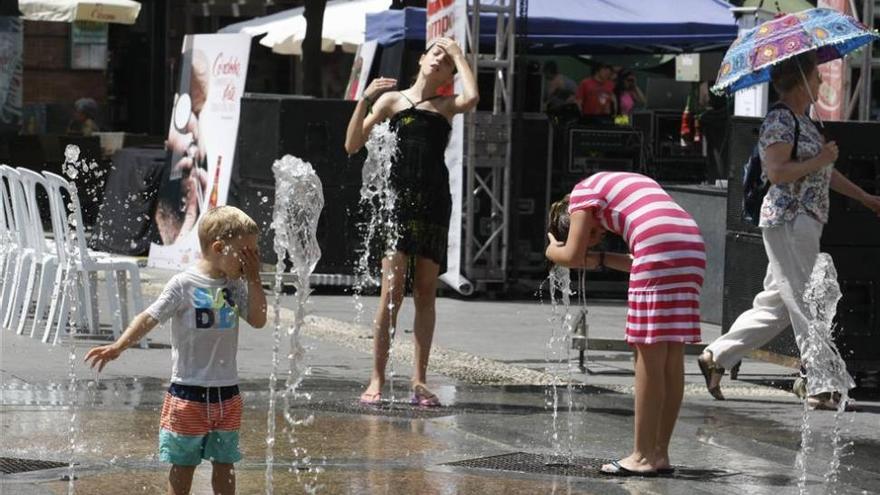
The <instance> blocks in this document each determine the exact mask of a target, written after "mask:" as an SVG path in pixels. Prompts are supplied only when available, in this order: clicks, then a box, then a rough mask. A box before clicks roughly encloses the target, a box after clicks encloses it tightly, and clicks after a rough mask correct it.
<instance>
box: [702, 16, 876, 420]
mask: <svg viewBox="0 0 880 495" xmlns="http://www.w3.org/2000/svg"><path fill="white" fill-rule="evenodd" d="M832 18H833V20H832ZM827 22H833V23H832V24H827V25H828V26H830V27H829V28H828V29H826V28H825V27H822V24H821V23H827ZM842 23H844V24H842ZM844 29H849V30H850V31H851V33H848V34H850V36H849V37H848V38H847V39H846V41H842V42H840V43H836V44H835V43H832V44H825V45H822V44H821V43H816V39H817V38H818V39H819V41H820V42H821V41H822V40H826V39H829V38H830V37H831V35H832V33H834V32H836V31H838V32H839V31H843V30H844ZM860 29H861V31H862V33H864V34H863V35H860V33H859V30H860ZM852 34H855V36H856V37H853V36H852ZM750 35H756V36H755V37H754V38H755V39H757V41H756V44H755V46H754V47H753V48H752V49H751V50H750V49H749V48H747V44H748V42H749V41H753V39H752V40H749V39H747V40H745V41H743V40H742V39H740V40H737V42H735V43H734V45H733V46H732V47H731V49H730V51H729V52H728V56H727V57H725V62H723V63H722V70H721V74H720V77H719V83H720V84H719V86H721V88H722V89H724V86H725V85H727V87H728V88H733V90H736V89H742V88H744V87H747V86H749V85H751V84H755V83H759V82H762V78H764V77H769V79H770V80H771V81H772V84H773V86H774V88H775V89H776V91H777V92H778V93H779V95H780V98H779V103H778V104H776V105H775V106H774V107H773V108H772V109H771V110H770V111H769V112H768V113H767V116H766V117H765V118H764V122H763V124H762V126H761V131H760V136H759V139H758V151H759V154H760V158H761V164H762V168H763V175H764V176H765V177H766V179H767V180H768V181H769V182H770V184H771V185H770V187H769V189H768V190H767V194H766V196H765V197H764V201H763V203H762V205H761V214H760V222H759V227H760V228H761V233H762V236H763V240H764V247H765V249H766V252H767V258H768V260H769V263H768V267H767V274H766V276H765V278H764V290H763V291H762V292H760V293H759V294H758V295H757V296H755V299H754V302H753V306H752V308H751V309H749V310H748V311H746V312H744V313H743V314H741V315H740V316H739V317H738V318H737V319H736V321H735V322H734V323H733V325H732V326H731V328H730V330H729V331H728V332H727V333H726V334H724V335H722V336H721V337H720V338H718V339H717V340H715V341H714V342H712V343H711V344H710V345H709V346H707V347H706V349H705V350H704V351H703V353H702V354H701V355H700V357H699V358H698V363H699V365H700V370H701V371H702V373H703V375H704V377H705V379H706V386H707V388H708V389H709V392H710V393H711V394H712V396H713V397H715V398H716V399H718V400H723V399H724V395H723V394H722V393H721V387H720V382H721V377H722V376H723V374H724V369H725V368H728V367H730V366H732V365H734V364H735V363H737V362H738V361H739V360H741V359H742V357H743V356H745V354H746V353H748V352H749V351H750V350H753V349H756V348H758V347H761V346H762V345H764V344H766V343H768V342H769V341H770V340H772V339H773V338H774V337H775V336H776V335H778V334H779V333H780V332H781V331H782V330H784V329H785V328H786V327H787V326H788V325H789V324H791V326H792V328H793V329H794V335H795V341H796V342H797V345H798V348H799V350H800V353H801V356H805V355H806V353H805V351H806V345H807V335H808V332H809V317H808V313H807V311H806V305H805V303H804V300H803V292H804V289H805V288H806V284H807V281H808V280H809V277H810V274H811V272H812V271H813V265H814V264H815V261H816V258H817V257H818V254H819V238H820V237H821V235H822V228H823V226H824V224H825V223H826V222H827V220H828V208H829V199H828V195H829V189H833V190H834V191H835V192H838V193H840V194H843V195H845V196H848V197H850V198H853V199H855V200H857V201H859V202H861V203H862V204H863V205H865V206H866V207H867V208H869V209H871V210H873V211H875V212H877V213H878V214H880V197H877V196H874V195H871V194H868V193H867V192H865V191H864V190H862V189H861V188H860V187H859V186H857V185H856V184H854V183H853V182H851V181H849V180H848V179H847V178H846V177H844V176H843V175H842V174H841V173H840V172H838V171H837V170H835V169H834V162H835V161H836V160H837V156H838V149H837V145H836V144H835V143H834V142H833V141H826V140H825V139H824V138H823V136H822V134H821V133H820V131H819V128H818V127H817V126H816V124H815V123H814V122H813V121H812V120H811V119H810V118H809V116H808V115H809V114H808V112H809V109H810V105H811V104H813V103H815V96H816V95H817V94H818V91H819V86H820V85H821V83H822V79H821V76H820V75H819V71H818V67H817V65H818V60H819V59H821V60H822V61H827V60H830V59H832V58H838V57H840V56H842V55H844V54H845V53H846V52H848V51H851V50H853V49H855V48H856V47H858V46H861V45H860V44H859V45H857V44H856V43H855V42H854V41H853V40H857V39H863V40H864V42H870V41H872V40H873V38H874V35H873V34H872V33H870V32H869V31H867V30H866V29H864V27H863V26H860V25H859V24H858V23H857V22H856V21H855V20H853V19H852V18H849V17H846V16H843V15H841V14H839V13H836V12H834V11H829V10H826V9H813V10H810V11H805V12H802V13H799V14H792V15H789V16H785V17H781V18H778V19H776V20H774V21H771V22H769V23H766V24H765V25H762V26H759V27H758V28H756V30H753V31H749V32H747V33H745V34H744V35H743V36H744V37H746V38H748V37H749V36H750ZM858 36H861V38H858ZM864 42H862V43H861V44H864ZM810 43H812V45H811V44H810ZM847 43H849V44H848V45H847ZM799 44H800V45H799ZM795 50H797V51H795ZM749 51H751V53H753V54H755V55H754V58H753V60H757V63H761V58H762V57H764V58H765V60H763V62H764V66H763V67H762V68H759V70H752V71H745V72H744V74H743V75H742V76H741V77H740V78H739V80H732V79H731V78H730V77H729V75H730V73H731V69H732V67H735V65H736V64H737V60H736V56H737V55H739V54H741V53H748V52H749ZM786 51H787V53H786ZM735 52H738V53H735ZM793 52H794V53H793ZM731 55H733V58H734V60H733V61H732V62H731V61H729V60H728V57H730V56H731ZM774 56H779V59H778V60H777V61H770V60H767V59H769V58H771V57H774ZM740 65H741V64H740ZM763 80H766V79H763ZM719 86H716V88H718V87H719ZM795 146H796V148H795ZM804 365H805V366H807V367H809V366H810V363H804ZM832 392H834V391H832V390H827V387H822V385H821V384H818V383H809V382H808V383H807V395H808V398H807V401H808V404H809V405H810V406H811V407H813V408H823V409H824V408H835V409H836V407H837V403H836V397H835V396H834V394H833V393H832Z"/></svg>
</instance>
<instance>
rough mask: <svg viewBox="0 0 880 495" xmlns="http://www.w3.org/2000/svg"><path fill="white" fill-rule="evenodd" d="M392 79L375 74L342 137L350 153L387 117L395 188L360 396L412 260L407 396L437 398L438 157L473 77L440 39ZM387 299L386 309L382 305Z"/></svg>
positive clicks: (374, 388) (371, 394) (379, 368)
mask: <svg viewBox="0 0 880 495" xmlns="http://www.w3.org/2000/svg"><path fill="white" fill-rule="evenodd" d="M456 71H457V72H458V73H459V75H460V77H461V80H462V83H463V87H464V91H463V93H462V94H460V95H450V96H442V95H438V94H437V91H438V89H439V88H441V87H442V86H445V85H447V84H449V83H450V82H452V78H453V75H454V74H455V73H456ZM396 85H397V81H395V80H394V79H388V78H381V77H380V78H377V79H374V80H373V81H372V82H371V83H370V85H369V86H367V88H366V89H365V90H364V96H363V98H362V99H361V100H360V101H359V102H358V104H357V107H355V110H354V114H353V115H352V116H351V121H350V122H349V124H348V130H347V132H346V136H345V150H346V151H347V152H348V153H349V154H353V153H357V151H358V150H360V149H361V147H363V145H364V143H365V142H366V140H367V137H368V136H369V134H370V130H371V129H372V128H373V126H374V125H375V124H377V123H379V122H382V121H384V120H385V119H391V126H392V128H393V129H394V130H396V131H397V136H398V151H399V153H398V157H397V160H396V161H395V163H394V165H393V167H392V171H391V185H392V187H393V188H394V189H395V190H396V191H397V194H398V198H397V202H396V204H395V211H394V216H395V219H396V221H397V224H398V231H399V238H398V240H397V243H396V245H395V249H394V253H393V254H391V255H390V256H385V257H384V258H383V259H382V290H381V297H380V301H379V307H378V309H377V310H376V317H375V320H374V324H373V373H372V377H371V378H370V385H369V386H368V387H367V389H366V391H364V393H363V394H362V395H361V402H364V403H368V404H375V403H378V402H380V401H381V400H382V387H383V385H384V384H385V365H386V363H387V361H388V346H389V344H390V339H389V335H388V329H389V326H390V325H391V324H392V323H394V324H395V325H396V321H397V313H398V311H399V310H400V305H401V303H402V302H403V296H404V289H405V281H406V271H407V266H408V265H409V264H410V262H411V260H412V264H413V266H414V268H415V270H414V273H413V277H412V281H413V284H412V289H413V303H414V304H415V322H414V323H413V333H414V334H415V353H414V354H415V366H414V368H415V372H414V375H413V377H412V392H413V395H412V403H413V404H417V405H422V406H437V405H440V403H439V401H438V400H437V396H436V395H434V394H433V393H432V392H431V391H430V389H428V387H427V386H426V385H425V375H426V373H427V369H428V358H429V356H430V353H431V340H432V339H433V336H434V321H435V312H434V302H435V298H436V291H437V277H438V276H439V274H440V268H441V266H443V265H445V262H446V240H447V239H446V238H447V232H448V230H449V215H450V211H451V209H452V199H451V197H450V194H449V173H448V171H447V168H446V163H445V161H444V154H445V151H446V144H447V142H448V141H449V132H450V131H451V130H452V126H451V124H450V121H451V120H452V117H453V116H454V115H455V114H457V113H462V112H466V111H468V110H470V109H472V108H474V107H475V106H476V105H477V101H478V100H479V96H478V94H477V82H476V79H475V78H474V75H473V73H472V72H471V69H470V66H469V65H468V62H467V60H466V59H465V57H464V54H463V53H462V51H461V48H460V47H459V46H458V45H457V44H456V43H455V42H454V41H452V40H450V39H447V38H441V39H439V40H437V41H436V42H434V43H433V44H432V45H430V46H429V47H428V49H427V50H426V51H425V53H424V54H422V57H421V58H420V59H419V74H418V77H417V78H416V81H415V83H414V84H413V85H412V86H410V87H409V88H407V89H405V90H403V91H392V90H393V89H394V88H395V87H396ZM389 305H393V306H392V308H393V309H392V311H391V312H390V313H391V314H389V311H388V307H389Z"/></svg>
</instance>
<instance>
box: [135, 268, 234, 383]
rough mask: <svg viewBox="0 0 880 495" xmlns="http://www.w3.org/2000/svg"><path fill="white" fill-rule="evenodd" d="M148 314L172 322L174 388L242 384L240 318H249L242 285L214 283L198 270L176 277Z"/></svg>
mask: <svg viewBox="0 0 880 495" xmlns="http://www.w3.org/2000/svg"><path fill="white" fill-rule="evenodd" d="M146 313H147V314H148V315H150V316H151V317H153V318H154V319H156V320H157V321H159V323H163V322H165V321H166V320H168V318H171V361H172V363H173V364H172V370H171V382H172V383H179V384H181V385H198V386H202V387H226V386H230V385H237V384H238V367H237V365H236V362H235V354H236V352H237V351H238V317H239V315H243V314H247V285H246V284H245V282H244V280H241V279H237V280H228V279H226V278H210V277H208V276H207V275H205V274H203V273H201V272H199V271H197V270H196V268H189V269H188V270H186V271H185V272H183V273H179V274H177V275H175V276H174V277H173V278H172V279H171V280H170V281H168V284H167V285H166V286H165V289H163V290H162V294H161V295H160V296H159V298H158V299H156V302H154V303H153V304H152V305H151V306H150V307H149V308H147V310H146Z"/></svg>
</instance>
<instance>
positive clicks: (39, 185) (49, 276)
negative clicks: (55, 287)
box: [13, 167, 58, 337]
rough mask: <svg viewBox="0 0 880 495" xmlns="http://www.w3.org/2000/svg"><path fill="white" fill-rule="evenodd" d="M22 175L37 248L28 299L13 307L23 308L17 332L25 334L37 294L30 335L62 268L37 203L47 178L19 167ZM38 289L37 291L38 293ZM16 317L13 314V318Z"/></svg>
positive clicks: (30, 235) (32, 242) (33, 246)
mask: <svg viewBox="0 0 880 495" xmlns="http://www.w3.org/2000/svg"><path fill="white" fill-rule="evenodd" d="M17 170H18V173H19V177H20V179H21V185H22V188H23V189H24V196H25V203H26V206H27V213H28V215H29V216H28V218H27V225H26V231H27V234H28V235H27V242H28V247H29V248H31V249H33V250H34V260H33V263H31V267H30V271H29V272H28V279H27V287H26V288H25V293H24V300H23V302H22V305H21V307H20V308H13V310H18V311H21V316H20V317H19V319H18V321H19V323H18V327H17V328H16V333H18V334H19V335H21V334H22V333H24V328H25V322H26V321H27V317H28V314H29V309H30V307H31V302H32V301H33V299H34V296H35V295H36V305H35V307H34V313H33V323H32V325H31V328H30V336H31V337H33V336H34V335H35V334H36V331H37V327H38V326H39V323H40V321H41V320H42V319H43V315H44V313H45V312H46V307H47V305H48V304H47V303H48V301H49V297H50V296H51V292H52V283H53V280H54V279H55V271H56V270H57V269H58V255H57V253H55V249H54V248H55V243H54V242H53V243H48V242H46V235H45V232H44V231H43V220H42V218H41V216H40V208H39V205H38V203H37V192H38V191H39V189H43V190H45V191H46V192H47V193H48V191H49V189H48V187H46V179H45V178H44V177H43V176H42V175H40V174H38V173H37V172H34V171H33V170H28V169H26V168H21V167H19V168H18V169H17ZM38 274H39V285H37V275H38ZM35 289H36V294H34V292H35ZM14 318H15V316H13V319H14Z"/></svg>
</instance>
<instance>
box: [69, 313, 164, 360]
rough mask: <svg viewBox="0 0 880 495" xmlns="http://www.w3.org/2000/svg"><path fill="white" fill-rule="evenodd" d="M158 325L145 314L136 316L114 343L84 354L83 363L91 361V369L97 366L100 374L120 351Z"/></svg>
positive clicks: (138, 340)
mask: <svg viewBox="0 0 880 495" xmlns="http://www.w3.org/2000/svg"><path fill="white" fill-rule="evenodd" d="M158 324H159V322H158V321H156V319H155V318H153V317H152V316H150V315H148V314H147V313H141V314H139V315H137V316H136V317H135V319H134V320H133V321H132V322H131V324H130V325H129V326H128V328H126V329H125V332H123V333H122V335H121V336H119V339H117V340H116V342H114V343H112V344H108V345H102V346H99V347H93V348H92V349H90V350H89V352H87V353H86V357H85V362H87V363H89V362H90V361H91V363H90V364H91V367H92V368H94V367H95V366H98V372H100V371H101V370H103V369H104V366H106V365H107V363H109V362H110V361H113V360H114V359H116V358H118V357H119V355H120V354H122V351H124V350H126V349H128V348H129V347H131V346H133V345H134V344H136V343H138V342H140V340H141V339H142V338H143V337H144V336H145V335H147V334H148V333H149V332H150V330H152V329H154V328H156V325H158Z"/></svg>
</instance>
